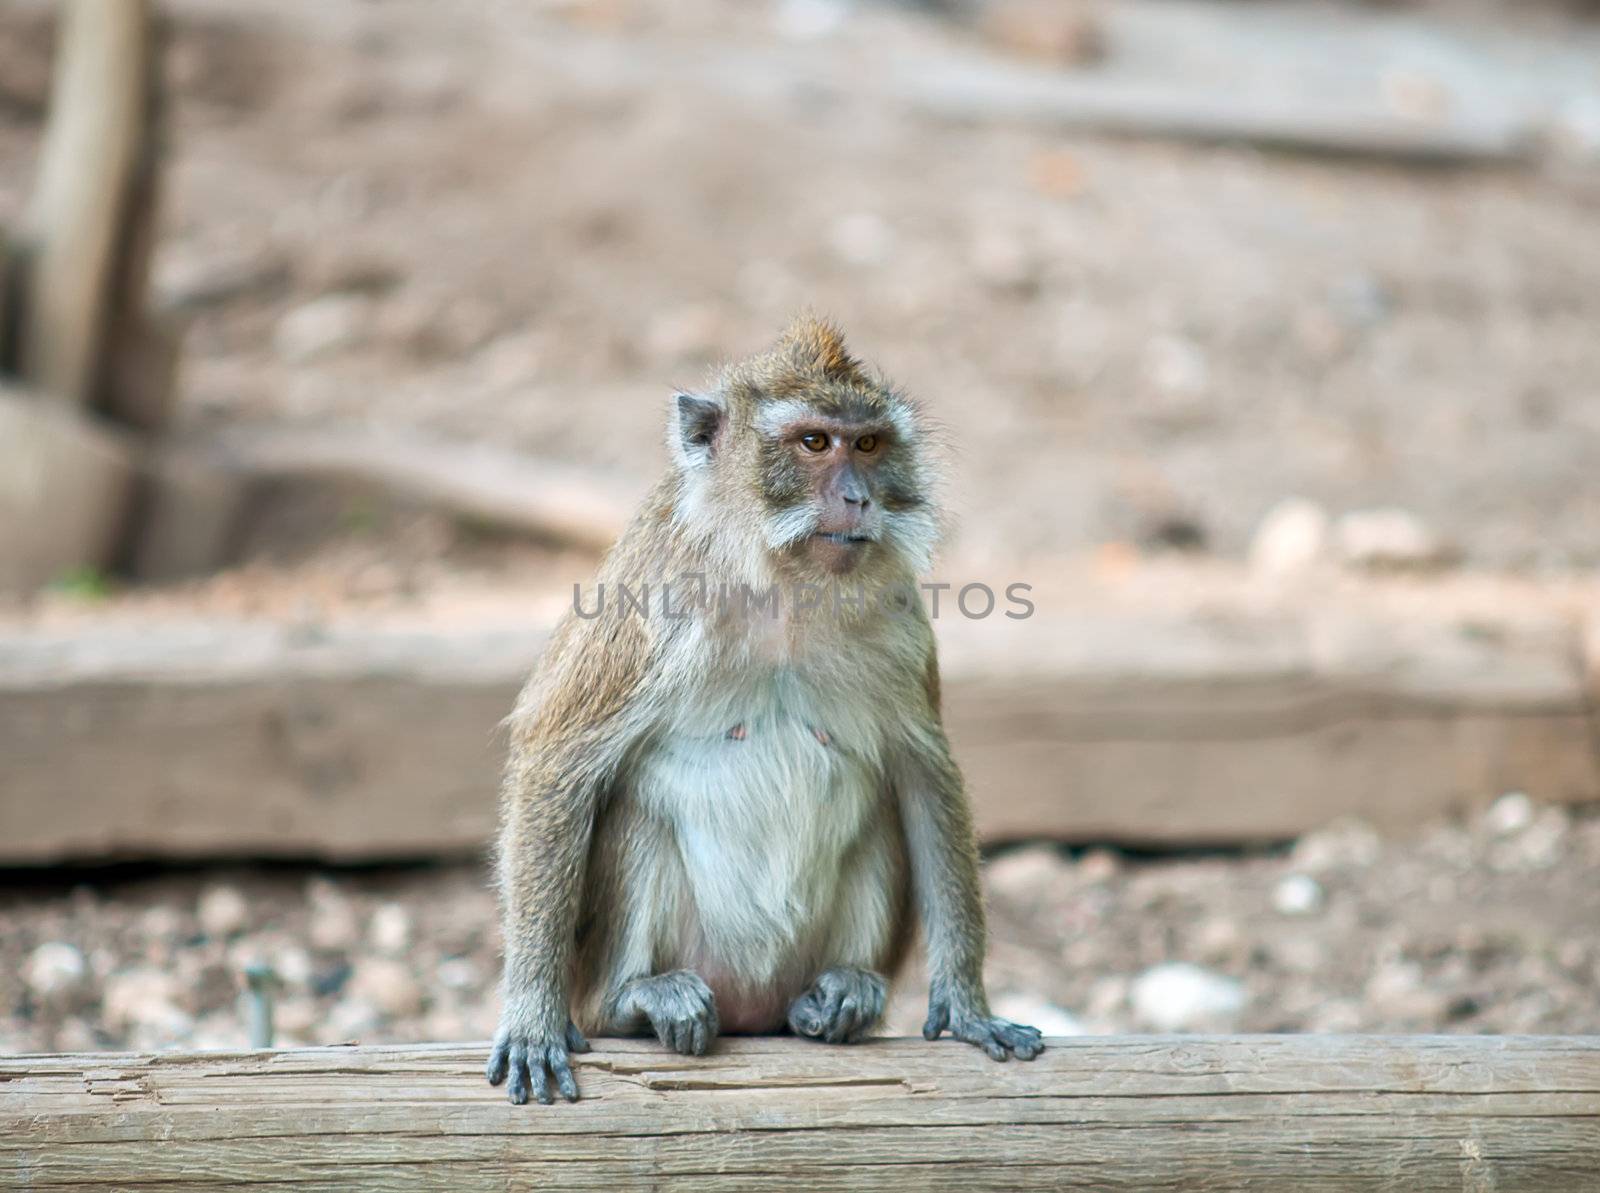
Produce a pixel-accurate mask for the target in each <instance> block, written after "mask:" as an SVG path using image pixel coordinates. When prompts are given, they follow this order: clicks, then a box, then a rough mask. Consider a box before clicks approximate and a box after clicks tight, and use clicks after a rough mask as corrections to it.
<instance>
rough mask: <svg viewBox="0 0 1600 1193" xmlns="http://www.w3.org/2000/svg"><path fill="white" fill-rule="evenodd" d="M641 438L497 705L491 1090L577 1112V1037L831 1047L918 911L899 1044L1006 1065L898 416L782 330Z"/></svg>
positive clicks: (875, 393) (1025, 1031)
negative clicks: (497, 911)
mask: <svg viewBox="0 0 1600 1193" xmlns="http://www.w3.org/2000/svg"><path fill="white" fill-rule="evenodd" d="M668 423H669V426H668V435H667V438H668V447H669V450H670V452H671V457H672V466H671V467H670V469H669V470H668V471H667V474H666V475H665V476H664V477H663V478H662V479H661V480H660V482H659V483H658V484H657V485H656V486H655V488H654V489H653V490H652V491H651V493H650V494H649V496H648V497H647V498H645V500H644V503H643V505H642V506H641V508H640V509H639V511H638V513H637V515H636V516H635V517H634V519H633V521H632V523H631V524H630V526H629V527H628V529H627V530H626V531H625V532H624V534H623V535H622V537H621V539H620V540H619V541H618V542H617V544H616V545H615V546H614V547H613V548H612V550H611V551H610V553H609V555H608V556H607V557H606V560H605V562H604V564H603V565H602V567H601V570H600V576H599V581H600V584H599V585H598V586H597V587H598V588H599V590H600V592H601V593H603V594H606V596H607V601H606V603H605V604H604V605H603V606H602V607H601V608H600V609H599V611H598V612H594V611H591V610H587V609H585V608H583V607H581V605H579V604H578V603H576V602H575V607H574V609H573V610H572V611H569V612H568V613H567V615H566V617H565V618H564V619H563V621H562V622H561V624H560V626H559V627H558V628H557V630H556V631H555V634H554V636H553V638H552V640H551V642H550V645H549V647H548V649H547V652H546V655H545V658H544V659H543V661H542V662H541V664H540V666H539V668H538V669H537V671H536V672H535V674H534V676H533V677H532V679H530V681H529V683H528V685H527V687H526V688H525V689H524V691H523V694H522V696H521V698H520V699H519V701H518V703H517V707H516V710H515V711H514V712H513V713H512V716H511V718H510V722H509V723H510V726H511V732H512V738H513V740H512V745H511V755H510V761H509V764H508V767H507V773H506V778H505V785H504V791H503V795H502V801H501V829H500V836H499V851H498V873H497V877H498V886H499V894H500V902H501V911H502V917H503V926H504V936H505V976H504V990H503V993H504V1008H503V1012H502V1015H501V1019H500V1026H499V1030H498V1031H497V1033H496V1035H495V1038H494V1043H493V1046H492V1052H491V1055H490V1057H489V1063H488V1068H487V1075H488V1078H489V1081H490V1082H491V1083H492V1084H494V1085H499V1084H501V1083H502V1082H507V1083H508V1085H507V1088H508V1092H509V1095H510V1099H511V1101H512V1102H514V1103H517V1104H519V1105H520V1104H522V1103H524V1102H526V1101H527V1100H528V1098H529V1096H530V1095H531V1096H533V1097H534V1098H536V1099H538V1100H539V1101H540V1102H544V1103H549V1102H551V1101H553V1096H554V1094H555V1093H559V1094H560V1095H561V1096H563V1097H565V1098H566V1099H568V1100H569V1101H570V1100H575V1099H576V1098H577V1096H578V1088H577V1083H576V1081H575V1079H574V1077H573V1074H572V1067H571V1061H570V1056H571V1054H572V1053H575V1052H583V1051H586V1050H587V1049H588V1043H587V1039H586V1036H587V1035H637V1034H644V1033H648V1032H653V1033H654V1034H655V1035H656V1036H657V1037H658V1038H659V1039H660V1041H661V1042H662V1043H663V1044H664V1045H666V1046H667V1047H669V1048H673V1049H676V1050H677V1051H678V1052H681V1053H685V1054H689V1055H701V1054H703V1053H705V1052H706V1050H707V1049H709V1048H710V1047H711V1046H712V1044H713V1042H714V1041H715V1040H716V1038H717V1036H718V1034H719V1033H723V1032H728V1033H771V1032H780V1031H783V1030H785V1029H787V1030H789V1031H791V1032H793V1033H794V1034H795V1035H798V1036H804V1037H807V1038H809V1039H813V1040H819V1041H825V1042H827V1043H831V1044H848V1043H854V1042H856V1041H858V1040H860V1039H862V1038H863V1037H864V1036H866V1035H867V1034H868V1033H869V1032H870V1031H871V1030H872V1029H873V1028H874V1027H875V1026H876V1025H877V1024H878V1022H879V1021H880V1019H881V1018H882V1016H883V1011H884V1002H885V999H886V997H887V993H888V980H889V978H890V977H891V976H892V975H893V974H894V973H895V971H896V970H897V969H898V968H899V966H900V964H901V961H902V959H903V957H904V955H905V953H906V950H907V946H908V944H909V943H910V941H911V938H912V935H913V932H914V931H915V927H916V925H918V924H920V926H921V929H922V933H923V942H924V946H925V949H926V953H927V963H928V972H929V978H930V983H931V986H930V994H929V1005H928V1017H927V1022H926V1024H925V1025H924V1027H923V1035H924V1036H925V1037H926V1038H928V1039H929V1040H934V1039H937V1038H938V1037H939V1035H940V1034H941V1033H942V1032H944V1031H949V1032H950V1034H951V1035H952V1036H954V1037H955V1038H956V1039H959V1040H964V1041H966V1042H968V1043H970V1044H974V1045H976V1046H977V1047H979V1048H981V1049H982V1050H983V1051H984V1052H985V1053H987V1054H988V1055H989V1056H990V1057H991V1058H993V1059H994V1060H1006V1059H1007V1058H1008V1057H1010V1056H1016V1057H1018V1058H1019V1059H1022V1060H1031V1059H1033V1058H1034V1057H1035V1056H1037V1055H1038V1054H1039V1052H1040V1051H1041V1050H1042V1049H1043V1046H1044V1045H1043V1043H1042V1042H1041V1039H1040V1035H1039V1032H1038V1031H1037V1030H1035V1029H1034V1028H1032V1027H1026V1026H1023V1025H1021V1024H1016V1023H1011V1022H1008V1021H1007V1020H1004V1019H999V1018H996V1017H995V1016H993V1015H991V1014H990V1013H989V1005H988V1000H987V997H986V995H985V993H984V987H983V957H984V918H983V906H982V901H981V894H980V890H979V885H978V854H977V846H976V843H975V840H974V837H973V829H972V815H971V810H970V808H969V807H968V804H967V797H966V793H965V790H964V788H963V785H962V779H961V773H960V771H959V770H958V769H957V767H956V764H955V761H954V760H953V758H952V757H951V753H950V745H949V742H948V741H947V740H946V737H945V732H944V728H943V725H942V723H941V720H940V711H939V668H938V662H937V660H936V658H935V653H934V638H933V631H932V627H931V626H930V624H929V621H928V616H927V613H926V611H925V610H924V609H923V608H922V605H921V603H920V601H918V600H917V599H916V597H915V593H916V588H915V585H916V581H917V577H918V576H919V575H920V574H921V573H923V572H924V571H925V570H926V569H927V567H928V566H929V564H930V562H931V558H932V554H933V551H934V548H935V546H936V542H937V539H938V537H939V532H940V528H941V515H940V510H939V506H938V504H937V501H936V497H935V494H934V491H933V490H934V479H935V478H934V477H933V476H932V467H931V463H930V460H929V454H930V453H929V445H928V443H927V434H926V431H925V429H924V427H923V425H922V420H921V418H920V417H919V414H918V411H917V408H916V406H915V405H914V404H913V403H912V402H911V401H910V400H908V399H907V398H906V397H904V396H903V395H901V394H900V393H898V392H897V391H896V390H894V389H893V388H892V387H891V386H889V385H888V384H887V383H885V382H884V381H883V380H881V379H880V378H878V377H876V376H874V375H872V374H870V373H869V372H867V371H866V370H865V369H864V368H863V367H862V365H861V364H860V362H858V361H857V360H856V359H855V358H853V357H852V356H851V355H850V353H849V351H848V350H847V349H846V347H845V344H844V341H843V339H842V338H841V336H840V334H839V332H838V331H837V330H836V329H835V328H833V327H832V326H830V325H828V324H826V323H822V322H819V321H817V320H814V319H810V318H803V319H801V320H799V321H798V322H796V323H795V325H794V326H793V327H791V328H790V330H789V331H788V332H787V334H786V335H785V336H784V337H783V338H782V340H780V341H779V343H778V344H777V345H776V346H775V347H774V348H773V349H771V350H770V351H769V352H767V353H766V354H764V355H761V356H757V357H754V358H752V359H750V360H746V361H743V362H741V363H738V364H735V365H732V366H730V367H728V368H726V369H725V370H723V372H722V373H721V375H720V376H719V377H718V378H717V379H716V381H715V383H714V384H712V385H710V386H709V387H707V388H705V389H704V390H703V391H701V392H696V393H679V394H676V395H674V396H673V398H672V401H671V404H670V415H669V419H668ZM623 586H626V588H627V589H628V590H629V592H631V593H632V594H633V596H634V600H633V602H632V603H629V602H625V601H622V600H619V599H614V598H615V597H616V594H617V593H618V591H619V590H620V589H621V588H622V587H623ZM607 590H610V592H607ZM819 592H831V593H832V594H833V595H832V597H825V598H824V599H820V600H818V599H815V597H816V594H817V593H819ZM640 593H646V594H648V596H649V598H651V599H652V600H653V602H654V603H652V604H650V605H649V606H648V609H645V608H644V602H643V601H642V600H640V599H639V594H640ZM805 593H810V594H811V595H812V598H813V599H809V600H807V599H798V597H797V594H802V595H803V594H805ZM846 593H848V594H849V595H848V597H846V598H845V599H838V598H840V597H841V596H843V595H844V594H846ZM884 593H900V594H906V593H910V594H912V595H911V596H910V599H900V600H893V599H880V596H881V594H884ZM730 594H738V596H739V597H741V598H744V599H736V598H734V597H733V596H731V595H730ZM862 594H866V596H865V599H862ZM874 594H878V595H874ZM752 597H753V599H751V598H752Z"/></svg>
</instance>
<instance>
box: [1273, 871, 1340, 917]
mask: <svg viewBox="0 0 1600 1193" xmlns="http://www.w3.org/2000/svg"><path fill="white" fill-rule="evenodd" d="M1326 902H1327V895H1326V894H1325V893H1324V891H1323V889H1322V884H1321V883H1320V882H1318V881H1317V880H1316V879H1315V878H1312V877H1311V876H1310V875H1308V874H1288V875H1285V876H1284V877H1283V878H1280V879H1279V880H1278V883H1277V885H1276V886H1274V887H1273V888H1272V909H1273V910H1274V911H1276V912H1277V913H1278V914H1279V915H1287V916H1308V915H1315V914H1316V913H1317V912H1319V911H1321V910H1322V908H1323V905H1324V904H1325V903H1326Z"/></svg>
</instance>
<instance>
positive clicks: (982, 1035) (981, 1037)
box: [971, 1028, 1011, 1061]
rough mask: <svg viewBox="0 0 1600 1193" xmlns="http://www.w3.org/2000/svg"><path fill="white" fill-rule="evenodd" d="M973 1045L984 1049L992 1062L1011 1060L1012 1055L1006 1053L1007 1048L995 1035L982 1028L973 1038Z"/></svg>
mask: <svg viewBox="0 0 1600 1193" xmlns="http://www.w3.org/2000/svg"><path fill="white" fill-rule="evenodd" d="M971 1042H972V1043H974V1044H976V1045H977V1046H978V1047H979V1048H982V1049H983V1051H984V1053H985V1055H987V1056H988V1058H989V1059H990V1060H1001V1061H1004V1060H1010V1059H1011V1053H1009V1052H1007V1051H1006V1046H1005V1045H1004V1044H1002V1043H1001V1042H1000V1041H999V1040H997V1039H995V1036H994V1033H993V1032H992V1031H989V1030H988V1029H986V1028H980V1029H979V1030H978V1032H977V1034H976V1035H974V1036H973V1037H972V1040H971Z"/></svg>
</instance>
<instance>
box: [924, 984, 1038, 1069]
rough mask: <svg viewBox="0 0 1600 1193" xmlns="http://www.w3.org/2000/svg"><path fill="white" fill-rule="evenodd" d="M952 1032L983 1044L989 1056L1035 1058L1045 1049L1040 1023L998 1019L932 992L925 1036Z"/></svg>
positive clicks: (928, 1037) (935, 1038) (966, 1040)
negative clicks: (1028, 1024) (1030, 1025)
mask: <svg viewBox="0 0 1600 1193" xmlns="http://www.w3.org/2000/svg"><path fill="white" fill-rule="evenodd" d="M946 1029H949V1032H950V1034H951V1035H952V1036H954V1037H955V1038H956V1039H958V1040H964V1041H965V1042H966V1043H968V1044H973V1045H975V1046H977V1047H979V1048H982V1049H983V1050H984V1052H986V1053H987V1054H988V1056H989V1059H990V1060H1010V1059H1011V1057H1013V1056H1015V1057H1016V1058H1017V1059H1018V1060H1032V1059H1033V1058H1034V1057H1036V1056H1038V1055H1039V1053H1041V1052H1043V1051H1044V1039H1043V1037H1042V1036H1041V1035H1040V1034H1039V1029H1038V1028H1037V1027H1028V1026H1027V1025H1026V1024H1022V1023H1012V1022H1011V1020H1009V1019H998V1018H996V1017H995V1016H993V1015H990V1014H989V1013H988V1012H987V1011H984V1012H981V1013H980V1012H975V1011H972V1010H969V1009H967V1008H965V1007H963V1006H961V1005H960V1004H959V1003H958V1002H955V1001H954V1000H952V999H950V998H949V997H947V996H944V995H940V994H937V993H935V994H933V995H931V996H930V997H929V999H928V1021H927V1022H926V1023H924V1024H923V1025H922V1038H923V1039H925V1040H937V1039H938V1038H939V1036H940V1034H941V1033H942V1032H944V1031H945V1030H946Z"/></svg>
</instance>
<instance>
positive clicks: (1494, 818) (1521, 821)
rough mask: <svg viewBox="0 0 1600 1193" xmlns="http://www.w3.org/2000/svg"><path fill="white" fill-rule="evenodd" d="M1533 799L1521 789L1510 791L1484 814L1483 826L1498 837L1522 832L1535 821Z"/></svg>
mask: <svg viewBox="0 0 1600 1193" xmlns="http://www.w3.org/2000/svg"><path fill="white" fill-rule="evenodd" d="M1533 814H1534V806H1533V801H1532V800H1531V799H1529V798H1528V797H1527V796H1526V795H1524V794H1523V793H1522V792H1520V791H1508V792H1506V794H1504V795H1502V796H1501V797H1500V798H1499V799H1497V800H1495V801H1494V803H1492V804H1490V805H1489V810H1488V811H1487V812H1485V813H1484V814H1483V826H1484V828H1486V829H1488V830H1489V831H1490V832H1491V833H1493V834H1494V835H1495V836H1497V837H1509V836H1511V835H1512V834H1514V833H1520V832H1521V831H1522V830H1523V829H1525V828H1527V827H1528V826H1529V825H1530V824H1532V823H1533Z"/></svg>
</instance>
